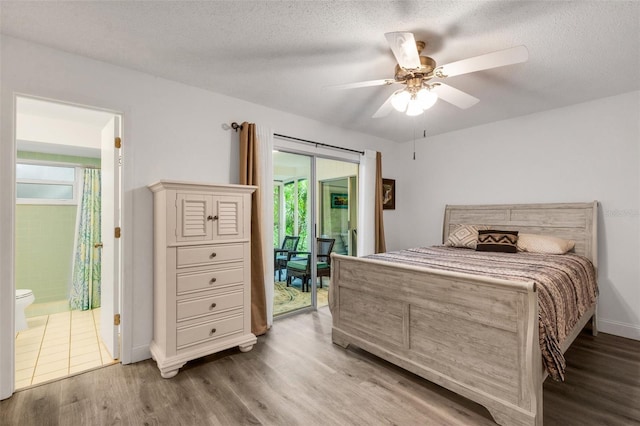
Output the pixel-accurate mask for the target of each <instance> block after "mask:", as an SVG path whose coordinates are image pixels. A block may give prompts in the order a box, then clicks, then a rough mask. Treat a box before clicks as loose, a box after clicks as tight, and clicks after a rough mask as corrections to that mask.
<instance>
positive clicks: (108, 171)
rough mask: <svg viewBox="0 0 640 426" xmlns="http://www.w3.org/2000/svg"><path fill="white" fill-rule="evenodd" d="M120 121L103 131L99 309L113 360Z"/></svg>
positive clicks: (115, 345) (116, 329) (116, 343)
mask: <svg viewBox="0 0 640 426" xmlns="http://www.w3.org/2000/svg"><path fill="white" fill-rule="evenodd" d="M116 137H118V138H119V137H120V117H118V116H114V117H113V118H112V119H111V120H109V122H108V123H107V124H106V126H105V127H104V128H103V129H102V157H101V162H102V165H101V169H102V180H101V181H102V194H101V195H102V204H101V205H102V213H101V232H102V244H103V247H102V284H101V286H102V287H101V301H100V303H101V308H100V336H101V338H102V341H103V342H104V344H105V346H106V348H107V350H108V351H109V354H110V355H111V357H112V358H114V359H118V358H119V357H120V348H119V339H118V334H119V327H118V325H116V324H115V323H116V322H118V323H119V321H115V315H116V314H118V313H119V312H120V303H119V294H118V292H119V289H120V245H121V243H120V238H119V237H118V238H116V228H118V229H119V227H120V149H119V148H116V146H115V140H116Z"/></svg>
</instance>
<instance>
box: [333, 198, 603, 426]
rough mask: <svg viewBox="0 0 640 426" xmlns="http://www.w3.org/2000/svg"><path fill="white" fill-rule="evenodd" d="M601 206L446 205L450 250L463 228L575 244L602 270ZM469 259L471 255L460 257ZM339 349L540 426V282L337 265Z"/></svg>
mask: <svg viewBox="0 0 640 426" xmlns="http://www.w3.org/2000/svg"><path fill="white" fill-rule="evenodd" d="M597 211H598V203H597V202H592V203H563V204H560V203H557V204H510V205H457V206H453V205H449V206H447V207H446V209H445V215H444V226H443V243H444V242H445V241H447V238H448V236H449V233H450V232H451V231H452V230H453V229H454V228H455V227H456V226H458V225H461V224H475V225H486V226H489V227H491V228H493V229H500V230H517V231H519V232H520V233H530V234H539V235H550V236H556V237H560V238H564V239H570V240H574V241H575V242H576V244H575V248H574V252H575V254H577V255H580V256H584V257H586V258H587V259H589V260H590V261H591V263H593V265H594V267H597V247H598V246H597V222H598V221H597ZM457 250H468V249H457ZM331 264H332V274H331V287H330V295H329V304H330V308H331V312H332V315H333V327H332V340H333V342H334V343H335V344H337V345H340V346H342V347H345V348H346V347H347V346H349V345H350V344H352V345H355V346H357V347H359V348H361V349H364V350H366V351H368V352H370V353H372V354H374V355H376V356H379V357H381V358H383V359H385V360H387V361H389V362H392V363H393V364H396V365H398V366H400V367H402V368H405V369H406V370H409V371H411V372H413V373H415V374H418V375H419V376H421V377H424V378H425V379H427V380H430V381H432V382H434V383H437V384H438V385H440V386H443V387H445V388H447V389H449V390H451V391H453V392H456V393H458V394H460V395H462V396H464V397H466V398H469V399H471V400H473V401H475V402H477V403H479V404H481V405H483V406H485V407H486V408H487V409H488V411H489V412H490V413H491V415H492V416H493V418H494V420H495V421H496V422H497V423H498V424H501V425H509V426H511V425H542V384H543V382H544V380H545V379H546V378H547V376H548V371H547V370H546V368H544V366H543V357H542V351H541V341H540V336H541V333H539V326H540V324H539V319H538V314H539V306H538V305H539V300H538V298H539V293H540V288H538V287H537V285H536V282H534V281H523V280H514V279H504V278H496V277H488V276H481V275H475V274H470V273H466V272H458V271H447V270H439V269H434V268H425V267H422V266H417V265H412V264H403V263H394V262H389V261H387V260H380V259H374V258H368V257H365V258H356V257H348V256H342V255H337V254H334V255H333V256H332V262H331ZM596 305H597V301H596V300H594V302H593V303H592V304H590V305H589V306H586V307H585V308H584V309H583V311H584V312H582V314H581V315H579V316H576V321H575V325H574V326H573V327H571V329H570V331H569V332H568V333H566V336H563V337H564V338H563V339H562V340H561V341H560V342H559V347H560V351H561V352H562V353H564V352H565V351H566V350H567V348H568V347H569V345H570V344H571V343H572V342H573V340H574V339H575V338H576V336H577V335H578V333H579V332H580V331H581V330H582V329H583V328H584V326H585V325H586V324H587V323H588V322H589V321H590V320H591V323H592V324H591V328H592V332H593V333H594V335H595V334H596V333H597V328H596V321H595V319H596Z"/></svg>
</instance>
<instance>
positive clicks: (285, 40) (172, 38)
mask: <svg viewBox="0 0 640 426" xmlns="http://www.w3.org/2000/svg"><path fill="white" fill-rule="evenodd" d="M0 17H1V21H0V24H1V27H0V28H1V32H2V33H3V34H7V35H10V36H14V37H18V38H22V39H26V40H30V41H33V42H37V43H41V44H44V45H48V46H51V47H54V48H57V49H61V50H64V51H68V52H72V53H76V54H79V55H83V56H87V57H91V58H94V59H98V60H102V61H105V62H110V63H113V64H117V65H120V66H123V67H127V68H131V69H135V70H139V71H144V72H147V73H149V74H152V75H156V76H161V77H165V78H168V79H172V80H176V81H180V82H183V83H186V84H190V85H193V86H197V87H202V88H205V89H209V90H211V91H214V92H218V93H223V94H226V95H229V96H232V97H235V98H239V99H244V100H247V101H250V102H253V103H256V104H261V105H265V106H268V107H271V108H275V109H279V110H282V111H287V112H291V113H294V114H298V115H302V116H306V117H309V118H313V119H316V120H319V121H322V122H326V123H329V124H332V125H336V126H340V127H344V128H348V129H351V130H356V131H360V132H364V133H369V134H371V135H376V136H380V137H383V138H386V139H389V140H394V141H407V140H411V139H412V138H413V137H414V135H415V134H416V133H418V134H420V135H422V130H423V129H425V128H426V130H427V134H428V135H434V134H439V133H444V132H448V131H452V130H455V129H460V128H466V127H470V126H474V125H478V124H482V123H487V122H492V121H497V120H503V119H507V118H510V117H515V116H519V115H524V114H529V113H533V112H537V111H542V110H547V109H552V108H558V107H562V106H566V105H571V104H575V103H579V102H584V101H588V100H592V99H597V98H602V97H606V96H611V95H616V94H620V93H625V92H629V91H632V90H639V89H640V2H637V1H632V2H622V1H575V2H571V1H532V2H529V1H464V2H463V1H415V2H411V1H402V2H394V1H377V2H376V1H366V2H352V1H349V2H346V1H345V2H342V1H331V2H325V1H296V2H285V1H260V2H256V1H233V2H223V1H206V2H197V1H181V2H164V1H162V2H161V1H152V2H138V1H135V2H133V1H132V2H129V1H125V2H112V1H104V2H99V1H80V2H60V1H55V2H27V1H17V2H12V1H2V2H0ZM389 31H411V32H413V33H414V34H415V35H416V39H418V40H424V41H426V42H427V43H428V46H427V47H426V49H425V51H424V52H423V54H426V55H428V56H431V57H433V58H434V59H435V60H436V61H437V63H438V64H446V63H449V62H453V61H456V60H459V59H464V58H468V57H471V56H476V55H480V54H483V53H488V52H492V51H495V50H501V49H505V48H509V47H512V46H516V45H520V44H524V45H526V46H527V48H528V50H529V61H528V62H526V63H523V64H517V65H512V66H508V67H503V68H497V69H493V70H487V71H480V72H477V73H473V74H467V75H461V76H457V77H452V78H449V79H447V80H446V82H447V84H449V85H451V86H454V87H456V88H458V89H461V90H463V91H465V92H467V93H469V94H471V95H473V96H475V97H477V98H479V99H480V102H479V103H478V104H477V105H475V106H473V107H471V108H470V109H467V110H460V109H458V108H456V107H454V106H452V105H450V104H447V103H446V102H443V101H439V102H438V103H437V104H436V105H435V106H434V107H433V108H431V109H430V110H428V111H427V112H426V113H425V114H424V115H423V116H419V117H417V118H411V117H407V116H405V115H403V114H401V113H397V112H395V111H394V112H392V113H391V114H390V115H389V116H387V117H385V118H378V119H372V118H371V115H372V114H373V113H374V112H375V111H376V110H377V109H378V107H379V106H380V104H382V102H384V100H385V99H386V98H387V97H388V96H389V95H390V93H391V92H393V90H395V89H394V87H396V88H397V86H394V87H368V88H360V89H352V90H344V91H338V90H333V89H327V88H326V87H325V86H327V85H333V84H340V83H350V82H356V81H361V80H374V79H381V78H391V77H392V76H393V69H394V66H395V60H394V58H393V56H392V54H391V51H390V50H389V48H388V46H387V43H386V40H385V38H384V33H385V32H389Z"/></svg>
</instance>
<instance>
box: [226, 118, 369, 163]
mask: <svg viewBox="0 0 640 426" xmlns="http://www.w3.org/2000/svg"><path fill="white" fill-rule="evenodd" d="M231 128H232V129H233V130H235V131H236V132H238V130H242V124H238V123H236V122H235V121H234V122H233V123H231ZM273 136H277V137H279V138H284V139H289V140H292V141H296V142H304V143H309V144H312V145H315V146H316V148H317V147H319V146H323V147H326V148H331V149H337V150H340V151H348V152H355V153H357V154H360V155H364V151H358V150H357V149H351V148H344V147H341V146H336V145H330V144H328V143H322V142H314V141H310V140H307V139H300V138H294V137H293V136H287V135H281V134H280V133H274V134H273Z"/></svg>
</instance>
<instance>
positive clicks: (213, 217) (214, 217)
mask: <svg viewBox="0 0 640 426" xmlns="http://www.w3.org/2000/svg"><path fill="white" fill-rule="evenodd" d="M207 220H218V216H217V215H216V216H211V215H209V216H207Z"/></svg>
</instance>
